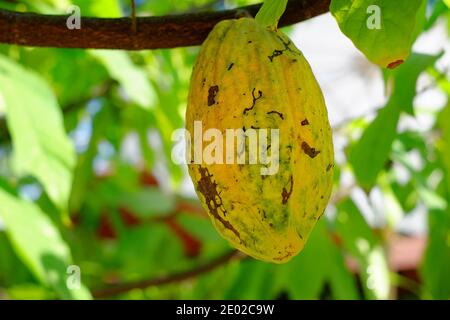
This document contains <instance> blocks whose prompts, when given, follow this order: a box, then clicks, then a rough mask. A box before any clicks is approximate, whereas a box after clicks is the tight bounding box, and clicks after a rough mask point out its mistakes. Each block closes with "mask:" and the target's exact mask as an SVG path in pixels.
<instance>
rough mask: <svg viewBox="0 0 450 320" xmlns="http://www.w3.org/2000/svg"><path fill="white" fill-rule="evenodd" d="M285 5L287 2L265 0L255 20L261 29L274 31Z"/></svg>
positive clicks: (283, 0) (285, 0)
mask: <svg viewBox="0 0 450 320" xmlns="http://www.w3.org/2000/svg"><path fill="white" fill-rule="evenodd" d="M286 5H287V0H265V1H264V3H263V5H262V7H261V9H260V10H259V11H258V13H257V14H256V17H255V19H256V21H257V22H258V23H259V24H260V25H262V26H263V27H265V28H268V29H271V30H276V29H277V26H278V21H279V20H280V18H281V16H282V15H283V13H284V11H285V10H286Z"/></svg>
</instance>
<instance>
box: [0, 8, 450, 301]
mask: <svg viewBox="0 0 450 320" xmlns="http://www.w3.org/2000/svg"><path fill="white" fill-rule="evenodd" d="M255 2H258V1H245V0H236V1H233V0H229V1H212V0H189V1H187V0H186V1H175V0H163V1H153V0H147V1H145V0H141V1H136V3H137V10H138V13H139V14H141V15H165V14H173V13H182V12H196V11H203V10H222V9H225V8H232V7H235V6H240V5H244V4H249V3H255ZM71 4H75V5H78V6H80V8H81V13H82V15H83V16H96V17H121V16H127V15H129V14H130V3H129V1H118V0H97V1H90V0H89V1H88V0H72V1H70V0H29V1H27V0H23V1H20V0H14V1H11V0H0V8H6V9H10V10H14V11H24V12H28V11H33V12H40V13H47V14H52V13H55V14H56V13H58V14H62V13H66V10H67V8H68V6H69V5H71ZM449 17H450V14H449V9H448V6H447V5H446V3H445V1H441V0H439V1H429V3H428V8H427V20H426V21H425V23H424V24H423V29H424V31H426V30H428V29H431V28H432V27H433V25H434V24H436V23H438V22H439V21H440V22H441V23H447V22H448V19H449ZM291 29H292V28H287V29H285V31H286V32H288V33H289V32H290V30H291ZM300 48H301V45H300ZM198 50H199V48H198V47H192V48H177V49H170V50H153V51H140V52H124V51H104V50H97V51H94V50H65V49H47V48H39V49H37V48H24V47H18V46H5V45H1V46H0V299H55V298H63V299H89V298H92V297H94V298H114V299H116V298H117V299H449V298H450V206H449V203H450V145H449V144H450V106H444V107H439V108H435V109H433V110H428V109H427V110H423V109H420V107H421V106H416V105H414V104H413V100H414V98H415V96H416V94H417V93H418V90H416V80H417V78H418V77H419V75H421V76H426V77H427V79H430V83H431V84H430V85H431V86H433V87H435V88H438V89H439V90H440V91H441V92H442V93H443V94H445V95H446V96H447V95H450V81H449V79H448V75H447V74H446V73H445V70H444V71H443V70H442V69H440V68H437V67H436V64H437V61H439V59H440V57H441V56H428V55H420V54H414V55H413V56H412V57H411V58H410V59H409V60H408V61H407V63H406V64H405V65H404V66H403V67H402V68H400V69H398V70H397V71H392V72H384V73H383V75H384V79H385V81H386V90H387V92H389V88H390V85H389V84H392V83H395V90H394V92H392V93H390V94H391V96H390V97H391V98H390V99H389V100H388V102H387V103H386V107H385V108H383V109H381V111H380V112H378V116H377V117H375V118H374V117H373V116H371V117H370V116H369V117H366V116H364V117H358V118H355V119H349V120H348V121H346V122H345V123H340V124H339V125H337V124H334V123H332V125H333V127H334V129H335V139H338V140H339V141H341V142H342V141H344V143H340V144H339V148H340V150H338V151H339V152H341V153H342V154H343V155H344V156H342V157H338V158H337V160H338V163H337V164H336V176H335V187H334V195H333V198H332V200H331V203H330V206H329V208H328V210H327V214H326V219H322V220H321V221H320V223H319V224H318V225H317V227H316V229H315V230H314V232H313V234H312V236H311V239H310V240H309V242H308V245H307V247H306V248H305V250H304V251H303V252H302V253H301V254H300V255H299V256H297V257H296V258H294V259H293V260H292V261H291V262H290V263H288V264H285V265H273V264H267V263H263V262H259V261H255V260H253V259H250V258H247V257H244V256H242V255H240V254H238V253H236V252H234V251H233V250H232V248H230V246H229V245H228V244H227V243H226V241H225V240H223V239H222V238H221V237H220V236H219V235H218V234H217V233H216V232H215V230H214V229H213V227H212V225H211V223H210V222H209V220H208V218H207V216H206V214H205V212H204V211H203V210H202V209H201V207H200V205H199V202H198V200H197V198H196V196H195V195H194V193H193V191H192V184H191V183H190V181H189V179H188V177H187V175H186V168H184V167H183V166H179V165H176V164H174V163H173V162H172V161H171V150H172V147H173V142H172V133H173V131H174V130H175V129H177V128H182V127H183V126H184V112H185V108H186V99H187V93H188V88H189V80H190V74H191V69H192V66H193V63H194V61H195V58H196V55H197V53H198ZM330 54H331V53H330ZM425 89H426V88H425ZM399 105H402V107H401V108H399V107H398V106H399ZM413 105H414V107H413ZM328 108H329V109H332V108H333V105H330V104H329V105H328ZM417 112H426V113H427V114H428V115H429V116H431V117H432V119H433V127H432V129H431V130H427V131H420V130H410V129H406V130H404V129H401V128H400V127H399V126H398V123H399V121H401V120H402V119H403V118H405V117H407V118H411V117H415V116H416V114H417ZM361 137H362V138H361ZM391 142H392V143H391ZM338 151H337V152H338ZM380 154H381V156H380ZM383 155H385V157H383ZM412 158H414V159H416V160H415V161H413V160H411V159H412ZM417 159H418V160H417ZM380 162H381V163H382V166H381V167H378V163H380ZM417 163H419V165H417ZM349 177H350V178H349ZM344 180H345V181H344ZM349 181H350V183H349ZM374 193H375V194H381V195H382V201H381V209H380V208H378V209H379V211H380V210H381V211H382V213H383V215H384V220H383V223H381V224H380V223H378V224H374V223H371V222H370V221H369V220H368V219H367V217H365V215H363V214H362V211H363V210H362V206H361V199H363V200H365V202H364V201H363V202H364V203H365V204H366V206H371V205H373V203H372V202H371V201H370V199H372V196H373V194H374ZM418 209H420V210H422V211H424V212H425V213H426V217H427V219H426V220H425V221H424V223H425V224H426V227H425V229H426V232H425V233H423V234H419V235H417V234H408V233H407V232H403V233H401V232H399V231H398V230H397V228H396V225H397V224H398V223H399V221H401V220H402V219H403V218H404V217H407V216H408V215H409V214H410V213H411V212H414V211H415V210H418ZM70 266H72V267H70ZM78 271H79V272H80V275H81V282H82V285H81V287H79V288H77V287H76V285H77V279H78V278H77V274H78ZM71 284H73V285H74V286H75V287H73V286H71ZM112 287H114V288H119V290H116V291H114V290H109V288H112Z"/></svg>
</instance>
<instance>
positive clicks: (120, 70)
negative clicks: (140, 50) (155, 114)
mask: <svg viewBox="0 0 450 320" xmlns="http://www.w3.org/2000/svg"><path fill="white" fill-rule="evenodd" d="M90 53H91V54H92V55H93V56H94V57H96V58H98V59H99V60H100V61H101V62H102V63H103V65H104V66H105V68H106V69H107V70H108V72H109V74H110V75H111V77H112V78H113V79H115V80H117V81H118V82H119V83H120V84H121V85H122V86H123V88H124V90H125V92H126V93H127V95H128V96H129V98H130V99H131V100H132V101H133V102H134V103H136V104H137V105H139V106H140V107H142V108H144V109H152V108H154V106H155V104H156V102H157V95H156V93H155V90H154V88H153V85H152V84H151V83H150V81H149V79H148V78H147V75H146V73H145V71H144V70H142V69H141V68H139V67H137V66H136V65H135V64H134V63H133V61H132V60H131V58H130V57H129V56H128V54H127V53H126V52H122V51H113V50H92V51H90Z"/></svg>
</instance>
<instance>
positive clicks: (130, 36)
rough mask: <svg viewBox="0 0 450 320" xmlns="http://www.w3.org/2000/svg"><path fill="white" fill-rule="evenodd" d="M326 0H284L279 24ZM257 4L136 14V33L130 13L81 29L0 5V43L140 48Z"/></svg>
mask: <svg viewBox="0 0 450 320" xmlns="http://www.w3.org/2000/svg"><path fill="white" fill-rule="evenodd" d="M329 5H330V0H290V1H289V3H288V6H287V9H286V12H285V13H284V15H283V17H282V18H281V20H280V24H279V25H280V27H282V26H287V25H291V24H294V23H297V22H300V21H304V20H307V19H310V18H312V17H315V16H318V15H320V14H322V13H325V12H327V11H328V10H329ZM260 6H261V4H256V5H250V6H245V7H241V8H237V9H233V10H225V11H218V12H203V13H189V14H181V15H169V16H162V17H139V18H137V19H136V21H137V24H138V26H139V28H138V30H137V32H136V33H132V32H130V18H109V19H105V18H82V19H81V29H79V30H77V29H74V30H70V29H68V28H67V26H66V21H67V18H68V16H67V15H65V16H63V15H61V16H54V15H42V14H34V13H19V12H12V11H8V10H0V43H4V44H17V45H21V46H32V47H56V48H94V49H125V50H143V49H158V48H174V47H185V46H194V45H199V44H201V43H202V42H203V41H204V40H205V38H206V36H207V35H208V33H209V32H210V31H211V29H212V28H213V27H214V25H215V24H216V23H218V22H219V21H221V20H225V19H233V18H235V17H236V16H237V15H238V14H242V12H243V11H244V12H248V13H249V14H250V15H252V16H255V15H256V13H257V12H258V10H259V8H260Z"/></svg>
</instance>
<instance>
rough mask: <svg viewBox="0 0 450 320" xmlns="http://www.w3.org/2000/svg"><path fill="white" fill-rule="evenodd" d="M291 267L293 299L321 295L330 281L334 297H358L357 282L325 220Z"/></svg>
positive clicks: (291, 295) (290, 286) (291, 294)
mask: <svg viewBox="0 0 450 320" xmlns="http://www.w3.org/2000/svg"><path fill="white" fill-rule="evenodd" d="M287 269H288V276H287V289H288V292H289V294H290V297H291V298H293V299H318V298H320V294H321V293H322V291H323V289H324V285H325V284H326V283H327V282H330V286H331V290H332V293H333V296H334V298H336V299H357V298H358V294H357V289H356V283H355V281H354V279H353V277H352V275H351V274H350V273H349V271H348V270H347V268H346V266H345V263H344V258H343V256H342V254H341V252H340V251H339V250H338V248H337V247H336V245H335V244H334V243H333V242H332V241H331V238H330V234H329V232H328V231H327V228H326V221H325V220H321V221H319V222H318V223H317V225H316V227H315V228H314V230H313V232H312V234H311V236H310V238H309V240H308V242H307V244H306V246H305V248H304V249H303V251H302V252H301V253H300V254H299V255H298V256H297V257H295V258H294V259H293V260H292V261H291V262H290V263H289V264H288V265H287Z"/></svg>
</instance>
